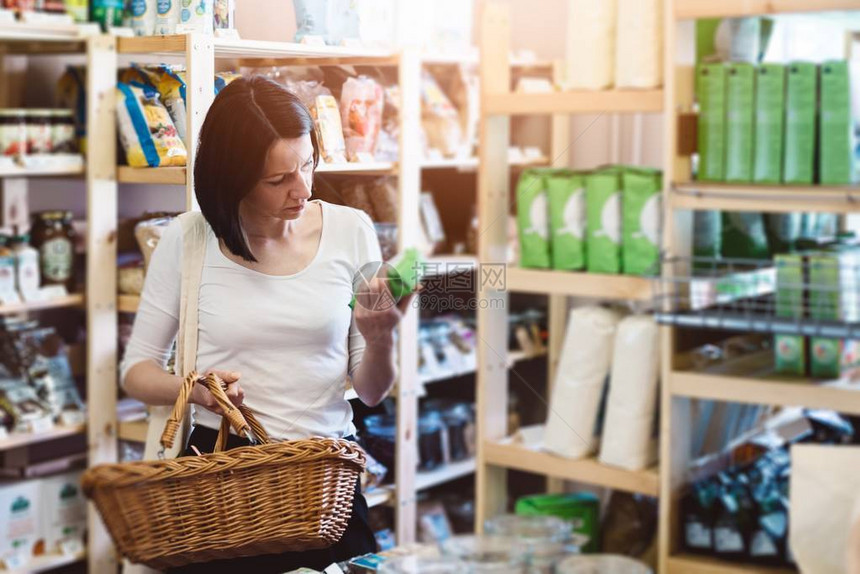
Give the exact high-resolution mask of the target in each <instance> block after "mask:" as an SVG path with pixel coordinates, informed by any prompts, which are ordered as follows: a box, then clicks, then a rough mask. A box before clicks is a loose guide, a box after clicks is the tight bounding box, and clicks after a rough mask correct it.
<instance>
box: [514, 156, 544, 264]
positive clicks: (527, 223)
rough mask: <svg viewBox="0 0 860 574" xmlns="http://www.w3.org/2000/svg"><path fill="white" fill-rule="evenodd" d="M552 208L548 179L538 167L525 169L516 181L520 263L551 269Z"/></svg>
mask: <svg viewBox="0 0 860 574" xmlns="http://www.w3.org/2000/svg"><path fill="white" fill-rule="evenodd" d="M548 215H549V210H548V208H547V193H546V181H545V179H544V177H543V175H541V173H540V172H539V171H537V170H531V169H530V170H526V171H524V172H523V173H522V174H521V175H520V180H519V183H517V226H518V228H519V236H520V266H521V267H537V268H544V269H546V268H549V266H550V242H549V221H548V219H549V217H548Z"/></svg>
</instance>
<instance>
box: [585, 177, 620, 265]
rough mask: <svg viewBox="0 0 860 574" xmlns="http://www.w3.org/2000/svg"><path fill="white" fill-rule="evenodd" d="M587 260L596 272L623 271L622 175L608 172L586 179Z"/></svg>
mask: <svg viewBox="0 0 860 574" xmlns="http://www.w3.org/2000/svg"><path fill="white" fill-rule="evenodd" d="M585 209H586V214H587V225H586V228H587V232H586V233H587V237H588V240H587V242H586V249H587V255H586V261H587V265H588V270H589V271H590V272H592V273H620V272H621V173H620V171H619V170H618V169H608V170H603V171H599V172H596V173H592V174H589V175H588V176H586V178H585Z"/></svg>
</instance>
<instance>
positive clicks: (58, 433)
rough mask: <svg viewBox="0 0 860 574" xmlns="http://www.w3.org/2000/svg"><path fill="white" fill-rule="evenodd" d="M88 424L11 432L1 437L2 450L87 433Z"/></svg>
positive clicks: (0, 450)
mask: <svg viewBox="0 0 860 574" xmlns="http://www.w3.org/2000/svg"><path fill="white" fill-rule="evenodd" d="M86 430H87V427H86V425H75V426H60V425H57V426H55V427H53V428H51V429H49V430H46V431H43V432H28V433H11V434H9V435H8V436H6V437H4V438H0V452H3V451H6V450H12V449H18V448H22V447H26V446H30V445H34V444H39V443H41V442H47V441H51V440H56V439H59V438H66V437H70V436H75V435H79V434H83V433H85V432H86Z"/></svg>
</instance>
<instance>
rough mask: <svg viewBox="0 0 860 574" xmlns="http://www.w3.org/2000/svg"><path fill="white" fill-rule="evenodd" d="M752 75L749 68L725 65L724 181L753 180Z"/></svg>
mask: <svg viewBox="0 0 860 574" xmlns="http://www.w3.org/2000/svg"><path fill="white" fill-rule="evenodd" d="M754 88H755V73H754V68H753V66H752V64H747V63H743V62H738V63H734V62H733V63H731V64H728V69H727V70H726V181H728V182H749V181H752V179H753V134H754V132H753V118H754V115H753V111H754V109H755V108H754V100H755V96H754V93H755V89H754Z"/></svg>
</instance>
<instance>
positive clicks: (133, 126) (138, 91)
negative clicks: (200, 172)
mask: <svg viewBox="0 0 860 574" xmlns="http://www.w3.org/2000/svg"><path fill="white" fill-rule="evenodd" d="M117 99H118V105H117V115H118V120H119V122H118V123H119V133H120V140H121V141H122V145H123V148H124V149H125V154H126V159H127V160H128V165H130V166H132V167H159V166H184V165H185V163H186V158H187V152H186V151H185V144H183V143H182V139H181V138H180V137H179V134H178V133H177V131H176V126H175V125H174V123H173V120H171V119H170V114H169V113H168V112H167V108H165V107H164V105H163V104H162V103H161V101H160V99H159V96H158V92H156V90H155V88H152V87H150V86H143V85H138V84H125V83H122V82H120V83H119V84H118V87H117Z"/></svg>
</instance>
